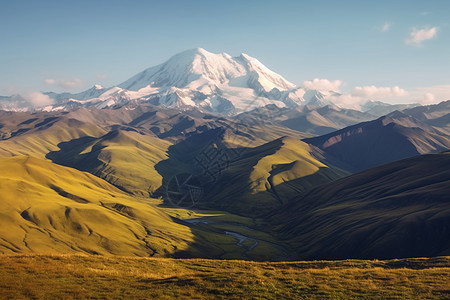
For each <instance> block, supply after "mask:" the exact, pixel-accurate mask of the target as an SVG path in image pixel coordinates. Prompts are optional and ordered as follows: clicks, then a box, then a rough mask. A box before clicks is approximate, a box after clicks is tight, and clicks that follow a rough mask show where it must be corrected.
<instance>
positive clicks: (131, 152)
mask: <svg viewBox="0 0 450 300" xmlns="http://www.w3.org/2000/svg"><path fill="white" fill-rule="evenodd" d="M170 145H171V143H169V142H167V141H165V140H161V139H159V138H157V137H155V136H152V135H150V134H141V133H138V132H136V131H125V130H112V131H110V132H108V133H107V134H105V135H103V136H101V137H99V138H93V137H85V138H81V139H76V140H72V141H69V142H63V143H60V144H58V147H59V148H60V150H59V151H53V152H50V153H48V154H47V155H46V158H48V159H50V160H52V161H53V162H55V163H57V164H60V165H64V166H70V167H73V168H76V169H78V170H82V171H87V172H90V173H92V174H95V175H96V176H98V177H100V178H103V179H104V180H106V181H108V182H110V183H112V184H114V185H116V186H118V187H120V188H121V189H123V190H125V191H127V192H129V193H131V194H134V195H139V196H149V194H151V193H152V192H154V191H155V190H156V189H157V188H159V187H160V186H161V185H162V175H161V174H160V173H158V172H157V171H156V170H155V165H156V164H157V163H159V162H160V161H162V160H165V159H167V154H166V152H167V149H168V148H169V146H170Z"/></svg>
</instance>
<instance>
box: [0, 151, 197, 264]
mask: <svg viewBox="0 0 450 300" xmlns="http://www.w3.org/2000/svg"><path fill="white" fill-rule="evenodd" d="M0 169H1V170H2V172H1V173H0V191H1V193H0V203H1V204H2V205H1V206H0V221H1V225H2V226H1V227H0V237H1V239H0V252H2V253H11V252H40V253H42V252H55V251H56V252H60V253H73V252H85V253H98V254H119V255H142V256H147V255H162V256H164V255H167V254H170V253H174V252H176V251H179V250H182V249H187V248H188V247H190V243H191V242H192V241H193V239H194V236H193V234H192V233H191V230H190V228H189V227H187V226H183V225H180V224H177V223H175V222H173V220H172V218H170V217H169V216H168V215H167V214H165V213H163V212H162V211H161V210H160V209H158V208H156V207H154V206H151V205H148V204H144V203H140V202H137V201H135V199H133V198H131V197H130V196H128V195H127V194H125V193H123V192H121V191H120V190H118V189H117V188H115V187H113V186H112V185H110V184H109V183H107V182H105V181H103V180H101V179H99V178H98V177H95V176H93V175H91V174H89V173H83V172H80V171H77V170H75V169H71V168H66V167H61V166H59V165H56V164H52V163H50V162H47V161H43V160H39V159H36V158H30V157H12V158H2V159H0Z"/></svg>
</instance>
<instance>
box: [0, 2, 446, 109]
mask: <svg viewBox="0 0 450 300" xmlns="http://www.w3.org/2000/svg"><path fill="white" fill-rule="evenodd" d="M449 14H450V1H445V0H441V1H320V0H319V1H273V0H271V1H265V0H262V1H261V0H259V1H256V0H255V1H250V0H249V1H242V0H241V1H212V0H209V1H199V0H190V1H187V0H186V1H171V0H165V1H132V0H130V1H125V0H123V1H114V0H108V1H106V0H105V1H103V0H102V1H95V0H91V1H83V0H77V1H66V0H57V1H56V0H54V1H46V0H41V1H31V0H30V1H22V0H10V1H8V0H0V95H8V94H11V93H13V92H17V91H22V90H27V91H50V90H51V91H57V92H60V91H70V92H78V91H81V90H83V89H87V88H89V87H90V86H92V85H93V84H95V83H100V84H102V85H104V86H112V85H115V84H119V83H121V82H123V81H125V80H126V79H128V78H129V77H131V76H132V75H134V74H136V73H137V72H140V71H142V70H143V69H145V68H147V67H150V66H153V65H157V64H159V63H162V62H164V61H165V60H167V59H168V58H169V57H170V56H172V55H174V54H176V53H178V52H181V51H183V50H186V49H190V48H196V47H202V48H205V49H206V50H208V51H211V52H214V53H219V52H227V53H229V54H230V55H232V56H235V55H239V54H240V53H242V52H243V53H247V54H249V55H250V56H253V57H256V58H258V59H259V60H260V61H261V62H262V63H263V64H265V65H266V66H268V67H269V68H270V69H272V70H273V71H275V72H277V73H280V74H281V75H283V76H284V77H285V78H286V79H288V80H290V81H291V82H293V83H295V84H298V85H302V84H304V82H305V81H311V80H313V79H314V78H317V79H322V81H319V80H316V81H311V82H321V83H322V84H327V82H328V81H329V82H330V84H334V85H336V83H337V85H338V86H339V89H340V90H342V91H346V92H347V93H349V94H352V93H353V96H355V95H356V96H357V95H358V93H364V92H368V93H369V94H370V91H372V92H373V93H375V94H376V95H378V94H377V93H378V92H380V93H379V95H384V96H385V97H387V98H389V97H391V96H392V97H394V98H395V97H396V96H402V97H403V98H404V99H403V100H404V101H406V98H408V99H410V100H414V101H416V100H417V101H418V100H420V99H418V98H421V97H425V98H426V94H427V93H428V94H432V96H430V95H428V96H429V98H430V99H428V100H432V101H437V100H445V99H440V98H442V97H446V87H448V88H449V90H450V51H449V49H450V24H449V22H450V21H449V18H448V16H449ZM372 86H373V87H372ZM396 86H397V87H399V89H400V90H398V89H397V90H395V89H394V87H396ZM368 87H371V88H372V90H370V89H369V88H368ZM355 88H356V89H355ZM358 88H359V90H358ZM374 88H375V89H374ZM378 88H385V89H384V90H383V89H380V90H377V89H378ZM388 88H392V89H391V90H389V89H388ZM383 91H384V92H385V93H384V94H383ZM396 91H400V92H399V93H397V92H396ZM402 91H406V92H405V93H403V94H402ZM390 93H391V94H392V95H391V94H390ZM400 94H402V95H400ZM448 95H449V98H450V93H448ZM416 98H417V99H416Z"/></svg>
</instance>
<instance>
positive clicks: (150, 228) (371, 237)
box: [0, 48, 450, 299]
mask: <svg viewBox="0 0 450 300" xmlns="http://www.w3.org/2000/svg"><path fill="white" fill-rule="evenodd" d="M45 95H46V96H48V97H51V99H52V103H51V104H49V105H47V106H43V107H32V106H27V103H26V101H25V100H23V99H22V100H21V99H18V98H17V97H16V98H11V99H9V100H4V99H3V98H2V99H3V100H2V101H9V102H8V105H7V106H1V108H2V109H3V110H0V204H1V205H0V225H1V226H0V275H1V276H0V291H1V292H2V293H1V295H0V298H1V297H2V296H3V295H6V297H7V298H9V297H12V298H15V297H19V298H20V297H25V298H26V297H30V298H47V297H50V298H57V297H66V296H67V291H68V289H74V290H75V291H74V294H73V295H72V296H73V297H75V298H76V297H80V298H86V297H87V298H89V297H91V298H108V297H113V298H114V297H115V296H116V295H126V296H124V297H137V298H139V297H150V296H151V297H168V298H170V297H204V298H217V297H219V298H227V297H231V298H233V297H235V298H247V297H253V298H274V299H277V297H280V298H296V297H299V295H302V297H303V296H304V297H305V298H310V297H312V298H347V296H348V298H361V297H363V298H365V297H369V298H377V297H378V298H404V297H407V298H408V297H413V298H420V297H425V298H446V297H448V296H449V290H450V287H449V283H448V280H446V278H447V277H448V275H449V266H450V264H449V259H448V256H449V255H450V239H449V237H450V196H449V195H450V171H449V170H450V152H449V151H450V125H449V123H450V119H449V116H450V100H449V101H443V102H441V103H439V104H432V105H420V104H416V103H412V104H397V105H390V104H387V103H383V102H379V101H370V100H368V101H367V102H366V103H365V104H364V105H361V106H360V108H359V109H356V108H355V109H353V108H352V109H350V108H343V107H340V106H338V105H336V104H334V103H333V101H331V99H335V97H339V96H341V94H339V93H338V92H336V91H333V90H324V89H318V90H315V89H311V88H306V87H299V86H296V85H294V84H292V83H291V82H289V81H287V80H286V79H284V78H283V77H282V76H281V75H279V74H277V73H275V72H273V71H271V70H269V69H268V68H267V67H265V66H264V65H263V64H262V63H261V62H259V61H258V60H257V59H255V58H252V57H250V56H248V55H246V54H241V55H240V56H237V57H231V56H230V55H228V54H226V53H221V54H214V53H210V52H208V51H206V50H204V49H202V48H196V49H192V50H188V51H185V52H181V53H179V54H177V55H175V56H173V57H172V58H170V59H169V60H168V61H166V62H164V63H163V64H160V65H157V66H155V67H151V68H148V69H146V70H144V71H142V72H141V73H138V74H137V75H135V76H133V77H131V78H130V79H129V80H126V81H125V82H123V83H121V84H119V85H117V86H113V87H109V88H105V87H103V86H100V85H96V86H94V87H93V88H91V89H88V90H86V91H84V92H80V93H76V94H73V93H51V92H49V93H46V94H45ZM6 98H7V97H6ZM17 99H18V100H17ZM24 101H25V102H24ZM2 103H3V102H2ZM0 105H1V103H0ZM43 272H44V273H45V274H46V275H42V274H43ZM14 274H15V275H17V276H14ZM39 274H41V275H42V278H40V276H39ZM58 278H59V279H58ZM88 278H89V280H87V279H88ZM44 281H45V282H46V284H48V285H52V286H53V287H52V288H51V289H50V288H49V289H47V288H44V289H42V290H39V289H37V288H36V286H39V285H41V284H42V282H44ZM18 282H20V284H22V286H23V287H24V288H23V289H22V290H21V291H18V290H17V289H14V285H15V284H18ZM111 282H114V283H113V284H111ZM109 284H111V286H108V287H107V285H109ZM393 286H394V287H395V286H397V287H398V289H392V287H393ZM75 287H76V288H75ZM158 287H159V288H158ZM269 291H270V292H269ZM106 293H110V294H106Z"/></svg>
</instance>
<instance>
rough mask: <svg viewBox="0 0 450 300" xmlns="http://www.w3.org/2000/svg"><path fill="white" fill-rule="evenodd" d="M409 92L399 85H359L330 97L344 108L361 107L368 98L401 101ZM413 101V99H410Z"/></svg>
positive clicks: (390, 101) (389, 101) (391, 101)
mask: <svg viewBox="0 0 450 300" xmlns="http://www.w3.org/2000/svg"><path fill="white" fill-rule="evenodd" d="M408 94H409V93H408V92H407V91H406V90H404V89H402V88H400V87H398V86H393V87H382V86H381V87H378V86H374V85H371V86H357V87H355V88H353V90H351V91H350V92H349V93H343V94H341V95H337V96H331V97H329V98H328V99H329V100H330V101H331V102H333V103H334V104H336V105H337V106H340V107H343V108H351V109H360V108H361V105H363V104H364V103H366V102H367V101H368V100H372V101H383V102H388V103H393V102H395V100H397V101H399V100H400V101H401V100H402V99H404V98H405V97H406V96H408ZM410 102H412V101H410Z"/></svg>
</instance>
